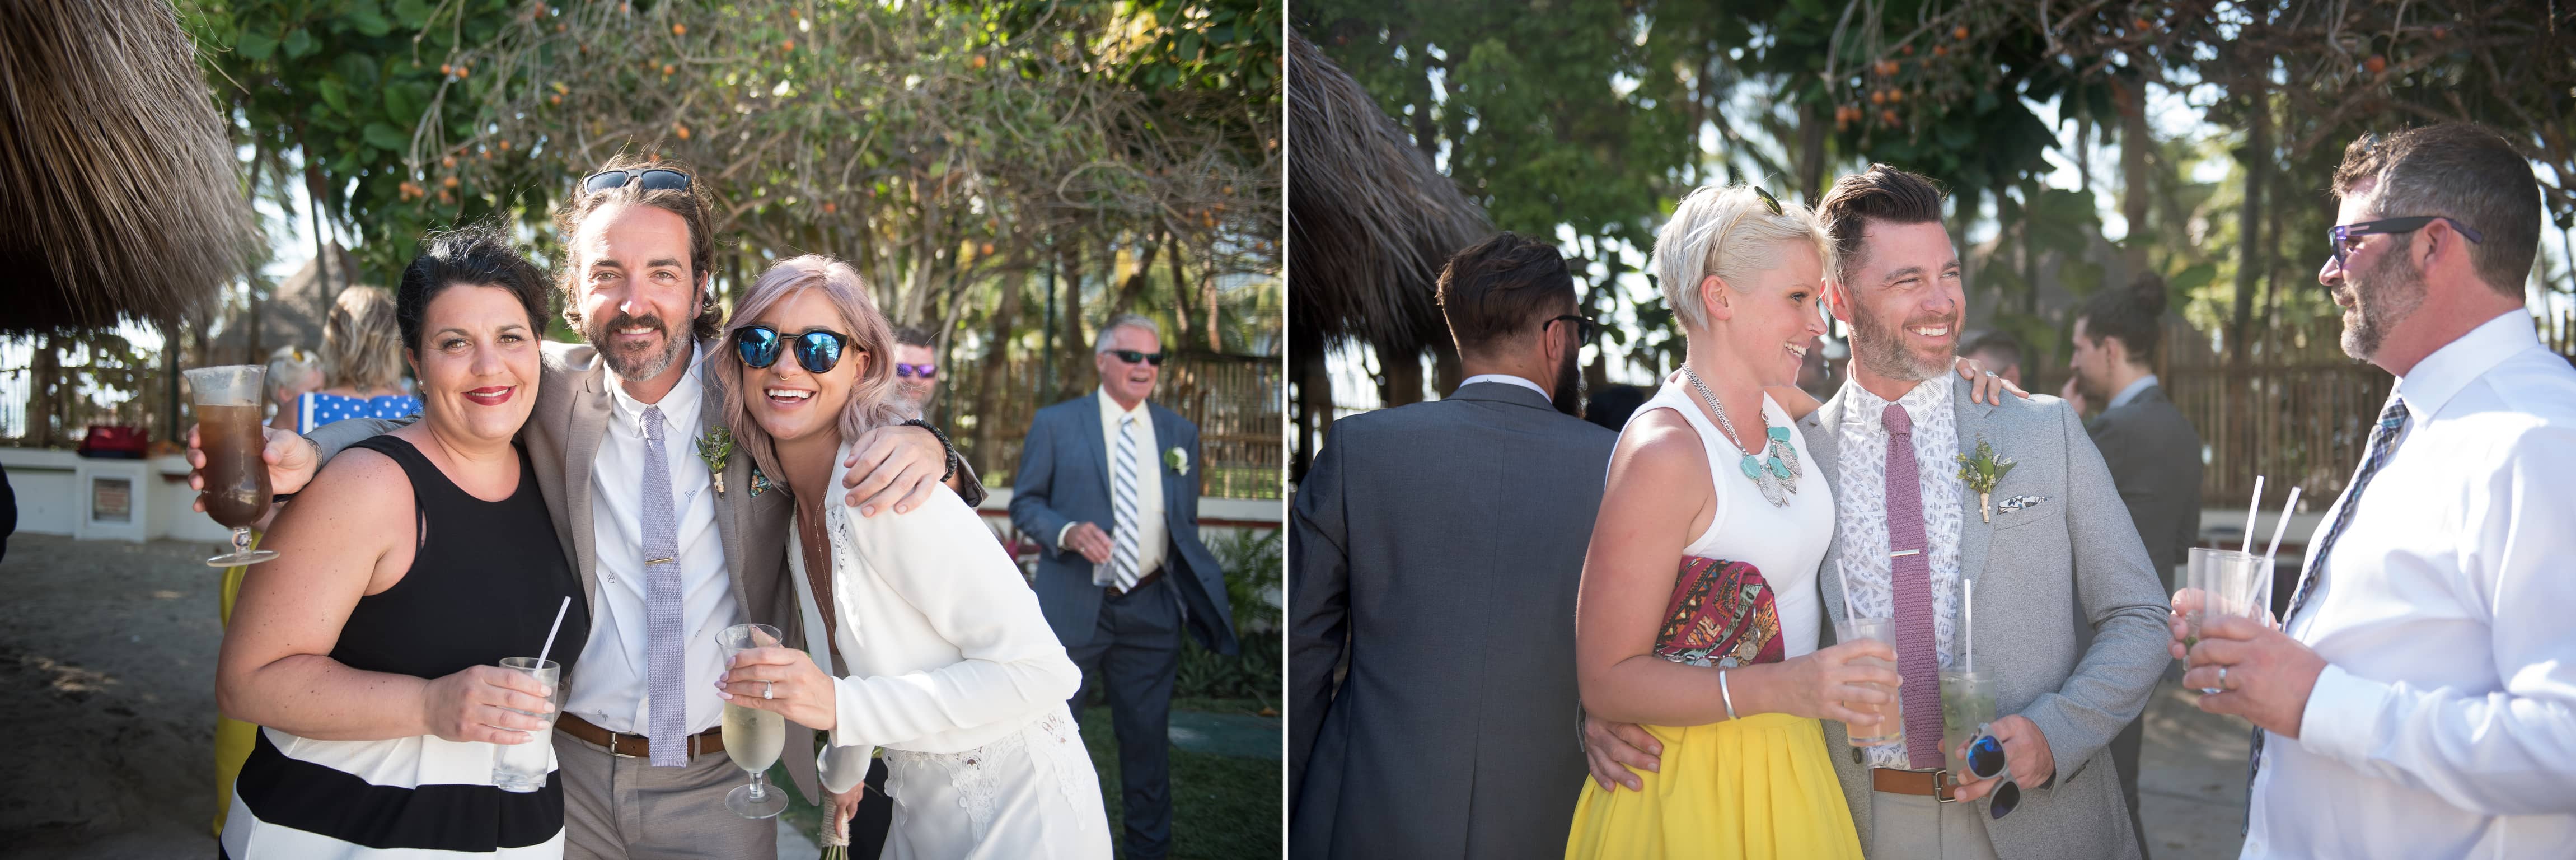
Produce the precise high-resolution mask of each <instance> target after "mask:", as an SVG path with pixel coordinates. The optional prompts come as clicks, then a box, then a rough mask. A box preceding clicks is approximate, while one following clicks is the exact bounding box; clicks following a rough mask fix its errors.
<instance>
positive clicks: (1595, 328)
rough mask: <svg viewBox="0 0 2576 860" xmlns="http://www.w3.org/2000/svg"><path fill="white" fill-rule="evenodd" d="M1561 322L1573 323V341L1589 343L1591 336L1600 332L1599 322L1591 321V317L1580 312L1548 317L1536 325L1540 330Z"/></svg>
mask: <svg viewBox="0 0 2576 860" xmlns="http://www.w3.org/2000/svg"><path fill="white" fill-rule="evenodd" d="M1561 322H1570V323H1573V324H1574V342H1575V343H1591V342H1592V336H1593V335H1596V334H1600V333H1601V324H1600V323H1597V322H1593V321H1592V318H1591V317H1587V316H1584V315H1582V314H1566V315H1564V316H1560V317H1550V318H1548V321H1547V322H1543V323H1539V324H1538V327H1539V330H1540V331H1546V330H1547V327H1548V326H1552V325H1555V324H1557V323H1561Z"/></svg>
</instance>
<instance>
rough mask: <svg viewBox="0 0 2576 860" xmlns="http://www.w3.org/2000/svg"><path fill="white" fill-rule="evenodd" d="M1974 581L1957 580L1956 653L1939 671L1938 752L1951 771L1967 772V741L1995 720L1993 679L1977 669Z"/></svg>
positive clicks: (1974, 737)
mask: <svg viewBox="0 0 2576 860" xmlns="http://www.w3.org/2000/svg"><path fill="white" fill-rule="evenodd" d="M1976 598H1977V581H1976V580H1974V579H1967V578H1962V579H1960V580H1959V656H1958V660H1956V661H1954V662H1953V663H1951V665H1950V668H1948V669H1943V670H1941V755H1942V761H1943V762H1945V766H1946V767H1948V768H1949V769H1950V772H1951V773H1953V774H1964V773H1967V772H1968V760H1967V758H1966V757H1965V756H1964V755H1962V750H1964V749H1965V748H1966V747H1967V745H1968V742H1969V741H1971V740H1975V739H1976V737H1977V735H1979V734H1981V733H1983V732H1984V731H1985V728H1986V724H1987V723H1991V722H1994V721H1995V678H1994V676H1993V675H1988V674H1985V673H1983V672H1979V671H1977V633H1976V630H1977V623H1976V621H1977V600H1976Z"/></svg>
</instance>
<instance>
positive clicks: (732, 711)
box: [716, 624, 787, 818]
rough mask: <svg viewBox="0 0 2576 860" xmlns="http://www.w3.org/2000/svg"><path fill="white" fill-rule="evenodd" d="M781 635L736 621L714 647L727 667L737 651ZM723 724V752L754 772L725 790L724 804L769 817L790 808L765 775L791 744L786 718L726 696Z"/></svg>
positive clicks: (747, 813)
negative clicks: (742, 782) (743, 782)
mask: <svg viewBox="0 0 2576 860" xmlns="http://www.w3.org/2000/svg"><path fill="white" fill-rule="evenodd" d="M781 641H783V640H781V639H780V638H779V635H778V628H776V627H771V626H769V625H767V624H736V625H734V626H731V627H727V628H725V629H724V630H723V631H722V632H719V633H717V634H716V648H717V649H719V650H721V651H723V652H724V659H725V666H727V667H728V668H730V667H731V666H733V658H734V656H735V655H738V654H741V653H742V652H744V651H749V650H751V649H754V648H768V647H772V646H775V645H777V644H779V643H780V642H781ZM734 695H736V696H740V695H743V694H742V693H740V692H735V693H734ZM723 725H724V745H725V755H727V756H730V757H732V758H733V765H734V766H735V767H738V768H742V769H743V770H744V771H745V772H748V773H750V774H751V784H749V785H744V786H738V787H736V788H735V789H734V790H733V791H730V792H727V793H726V794H725V808H726V809H730V810H733V814H735V815H739V816H742V817H744V818H771V817H774V816H776V815H778V813H781V812H785V811H787V792H785V791H782V790H779V789H775V788H771V787H770V786H769V780H768V776H767V775H768V773H769V766H770V765H773V764H777V763H778V754H779V752H780V751H781V750H783V749H784V748H785V747H786V746H787V718H786V717H782V716H779V715H778V713H777V712H776V711H764V710H761V709H759V708H746V707H743V706H741V705H736V704H732V703H730V702H728V703H726V704H725V706H724V724H723Z"/></svg>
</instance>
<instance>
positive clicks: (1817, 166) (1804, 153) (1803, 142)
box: [1798, 104, 1825, 206]
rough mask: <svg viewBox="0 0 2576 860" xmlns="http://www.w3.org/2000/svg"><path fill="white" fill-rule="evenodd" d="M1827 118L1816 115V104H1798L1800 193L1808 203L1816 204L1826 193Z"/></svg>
mask: <svg viewBox="0 0 2576 860" xmlns="http://www.w3.org/2000/svg"><path fill="white" fill-rule="evenodd" d="M1824 184H1825V120H1824V118H1823V117H1820V116H1817V115H1816V105H1813V104H1801V105H1799V106H1798V193H1800V194H1801V195H1804V197H1803V198H1802V199H1804V200H1806V201H1807V205H1810V206H1813V205H1815V203H1816V201H1817V200H1818V199H1821V197H1822V196H1823V194H1824Z"/></svg>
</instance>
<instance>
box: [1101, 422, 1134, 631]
mask: <svg viewBox="0 0 2576 860" xmlns="http://www.w3.org/2000/svg"><path fill="white" fill-rule="evenodd" d="M1115 462H1116V463H1117V468H1116V469H1113V470H1112V471H1113V472H1115V474H1114V475H1112V476H1111V478H1110V497H1109V501H1110V506H1111V508H1112V509H1113V512H1114V513H1115V514H1116V515H1117V523H1116V526H1117V528H1116V530H1115V531H1113V532H1112V533H1111V543H1113V544H1115V548H1113V549H1112V550H1111V551H1110V553H1109V581H1108V582H1106V583H1101V584H1103V585H1114V586H1116V587H1117V588H1118V592H1119V593H1121V594H1124V593H1126V592H1127V590H1128V589H1131V588H1135V587H1136V577H1137V570H1136V416H1135V415H1134V414H1133V413H1130V414H1128V415H1125V416H1123V417H1120V418H1119V419H1118V457H1117V460H1116V461H1115Z"/></svg>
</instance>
